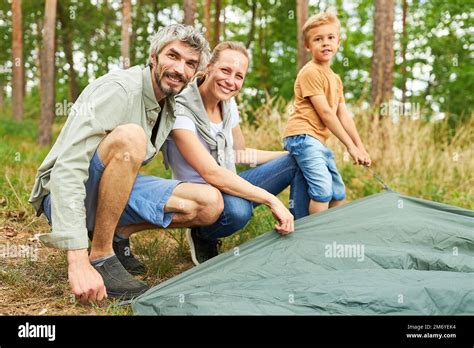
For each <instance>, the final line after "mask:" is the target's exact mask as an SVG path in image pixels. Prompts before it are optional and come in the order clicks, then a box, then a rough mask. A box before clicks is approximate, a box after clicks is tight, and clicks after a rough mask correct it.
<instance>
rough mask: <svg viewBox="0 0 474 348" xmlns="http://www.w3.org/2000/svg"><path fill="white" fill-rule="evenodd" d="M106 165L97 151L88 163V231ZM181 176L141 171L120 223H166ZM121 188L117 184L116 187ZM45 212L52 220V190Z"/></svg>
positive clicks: (92, 227)
mask: <svg viewBox="0 0 474 348" xmlns="http://www.w3.org/2000/svg"><path fill="white" fill-rule="evenodd" d="M104 169H105V166H104V164H103V163H102V161H101V160H100V158H99V155H98V153H97V151H96V152H95V154H94V156H93V157H92V159H91V162H90V165H89V178H88V180H87V181H86V184H85V186H86V199H85V201H84V203H85V207H86V226H87V230H88V231H91V232H92V231H93V230H94V224H95V212H96V209H97V199H98V193H99V183H100V178H101V177H102V173H103V172H104ZM180 183H181V181H179V180H171V179H162V178H159V177H155V176H149V175H140V174H139V175H138V176H137V178H136V180H135V183H134V184H133V188H132V192H131V193H130V197H129V198H128V202H127V205H126V207H125V209H124V211H123V213H122V216H121V217H120V220H119V223H118V225H134V224H139V223H143V222H148V223H151V224H153V225H157V226H161V227H167V226H168V225H169V224H170V223H171V220H172V219H173V213H171V212H168V213H165V212H164V209H165V204H166V202H167V201H168V199H169V198H170V197H171V194H172V193H173V190H174V189H175V187H176V186H177V185H178V184H180ZM119 189H120V188H119V187H117V190H119ZM43 213H44V215H45V216H46V218H47V219H48V222H49V223H50V224H51V194H48V195H47V196H45V197H44V199H43Z"/></svg>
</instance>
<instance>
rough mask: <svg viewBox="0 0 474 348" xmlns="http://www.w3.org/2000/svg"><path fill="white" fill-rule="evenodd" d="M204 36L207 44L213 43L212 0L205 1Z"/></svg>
mask: <svg viewBox="0 0 474 348" xmlns="http://www.w3.org/2000/svg"><path fill="white" fill-rule="evenodd" d="M204 28H205V29H206V30H205V31H204V35H205V36H206V40H207V42H210V41H211V0H205V1H204Z"/></svg>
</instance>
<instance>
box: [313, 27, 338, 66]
mask: <svg viewBox="0 0 474 348" xmlns="http://www.w3.org/2000/svg"><path fill="white" fill-rule="evenodd" d="M307 37H308V40H307V42H306V50H307V51H308V52H311V54H312V56H313V59H314V60H315V61H316V62H318V63H323V64H325V63H329V62H330V60H331V58H332V57H334V55H335V54H336V52H337V49H338V48H339V45H340V38H339V33H338V30H337V27H336V26H335V25H334V24H324V25H320V26H318V27H316V28H312V29H311V30H310V31H309V32H308V35H307Z"/></svg>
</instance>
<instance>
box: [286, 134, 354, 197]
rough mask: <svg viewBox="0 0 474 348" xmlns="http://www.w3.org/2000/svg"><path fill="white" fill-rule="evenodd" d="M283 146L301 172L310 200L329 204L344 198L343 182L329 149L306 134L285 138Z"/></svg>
mask: <svg viewBox="0 0 474 348" xmlns="http://www.w3.org/2000/svg"><path fill="white" fill-rule="evenodd" d="M284 145H285V150H286V151H288V152H289V153H290V154H291V155H292V156H293V157H294V158H295V160H296V162H297V163H298V166H299V167H300V169H301V171H302V172H303V175H304V177H305V179H306V181H307V183H308V194H309V196H310V197H311V199H312V200H314V201H317V202H329V201H331V200H337V201H339V200H342V199H344V198H345V197H346V192H345V191H346V190H345V187H344V182H343V181H342V177H341V174H339V172H338V170H337V168H336V162H334V153H333V152H332V151H331V150H330V149H328V148H327V147H326V146H324V145H323V144H322V143H321V142H320V141H319V140H317V139H316V138H313V137H312V136H310V135H307V134H302V135H294V136H289V137H286V138H285V139H284Z"/></svg>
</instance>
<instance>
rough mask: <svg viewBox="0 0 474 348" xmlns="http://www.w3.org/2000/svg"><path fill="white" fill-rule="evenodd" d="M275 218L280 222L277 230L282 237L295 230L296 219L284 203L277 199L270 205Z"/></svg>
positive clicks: (276, 226) (276, 227)
mask: <svg viewBox="0 0 474 348" xmlns="http://www.w3.org/2000/svg"><path fill="white" fill-rule="evenodd" d="M269 208H270V209H271V211H272V214H273V217H274V218H275V219H276V220H277V221H278V223H277V224H276V225H275V230H276V231H277V232H278V233H279V234H281V235H282V236H284V235H287V234H289V233H292V232H293V231H294V230H295V222H294V217H293V215H292V214H291V213H290V211H289V210H288V209H287V208H286V207H285V206H284V205H283V203H282V202H281V201H280V200H279V199H278V198H276V197H274V199H272V201H271V202H270V204H269Z"/></svg>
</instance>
